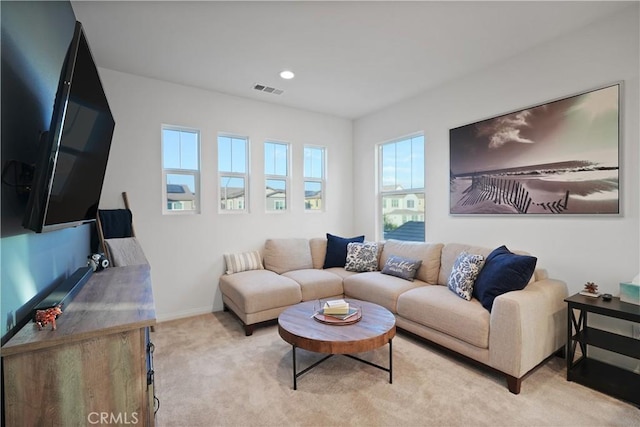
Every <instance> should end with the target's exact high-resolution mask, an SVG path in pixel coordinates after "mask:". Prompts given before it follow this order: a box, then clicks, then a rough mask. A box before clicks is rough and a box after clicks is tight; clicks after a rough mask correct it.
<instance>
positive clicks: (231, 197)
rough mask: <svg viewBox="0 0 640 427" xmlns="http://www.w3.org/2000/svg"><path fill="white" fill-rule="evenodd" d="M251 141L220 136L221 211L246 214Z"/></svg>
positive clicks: (219, 176)
mask: <svg viewBox="0 0 640 427" xmlns="http://www.w3.org/2000/svg"><path fill="white" fill-rule="evenodd" d="M248 148H249V140H248V139H247V138H244V137H237V136H224V135H220V136H218V183H219V184H218V185H219V189H220V211H222V212H246V211H247V200H249V199H248V194H249V191H248V184H249V172H248V171H249V149H248Z"/></svg>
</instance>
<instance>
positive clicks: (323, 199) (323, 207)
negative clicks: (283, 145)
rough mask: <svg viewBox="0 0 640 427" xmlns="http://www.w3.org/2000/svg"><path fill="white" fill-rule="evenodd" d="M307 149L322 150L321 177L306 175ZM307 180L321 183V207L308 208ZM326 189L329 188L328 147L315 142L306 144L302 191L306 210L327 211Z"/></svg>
mask: <svg viewBox="0 0 640 427" xmlns="http://www.w3.org/2000/svg"><path fill="white" fill-rule="evenodd" d="M307 149H313V150H320V151H321V152H322V165H321V168H320V169H321V173H322V176H321V177H320V178H317V177H308V176H307V175H306V173H307V171H306V165H307V162H306V155H307ZM307 182H310V183H318V184H320V194H321V199H320V200H321V202H320V203H321V204H320V209H310V208H307V193H306V191H307V190H306V184H307ZM326 189H327V147H325V146H322V145H315V144H305V145H304V147H303V153H302V191H303V196H304V197H303V200H304V212H308V213H319V212H325V211H326V207H327V195H326Z"/></svg>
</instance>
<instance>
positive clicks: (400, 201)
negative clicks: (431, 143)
mask: <svg viewBox="0 0 640 427" xmlns="http://www.w3.org/2000/svg"><path fill="white" fill-rule="evenodd" d="M378 159H379V174H380V180H379V182H380V188H379V194H380V203H379V206H380V207H381V216H380V217H381V220H382V223H381V224H380V229H381V230H382V235H383V238H384V239H385V240H386V239H398V240H410V241H420V242H423V241H424V240H425V231H424V230H425V227H424V212H425V204H424V160H425V159H424V135H416V136H412V137H407V138H403V139H399V140H396V141H392V142H388V143H384V144H380V145H379V156H378Z"/></svg>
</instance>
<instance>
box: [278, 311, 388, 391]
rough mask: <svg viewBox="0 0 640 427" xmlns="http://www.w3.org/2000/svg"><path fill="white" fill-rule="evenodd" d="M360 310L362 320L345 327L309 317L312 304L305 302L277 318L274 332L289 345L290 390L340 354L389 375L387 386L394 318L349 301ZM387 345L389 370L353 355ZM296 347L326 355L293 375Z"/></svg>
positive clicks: (295, 370)
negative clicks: (310, 373)
mask: <svg viewBox="0 0 640 427" xmlns="http://www.w3.org/2000/svg"><path fill="white" fill-rule="evenodd" d="M347 301H349V302H351V303H352V304H356V305H358V306H360V307H361V308H362V319H360V321H358V322H356V323H353V324H349V325H331V324H326V323H322V322H318V321H317V320H316V319H314V318H313V314H314V311H313V309H314V301H306V302H303V303H300V304H296V305H294V306H291V307H289V308H287V309H286V310H285V311H283V312H282V313H281V314H280V316H278V333H279V334H280V336H281V337H282V339H283V340H285V341H286V342H288V343H289V344H291V345H292V346H293V389H294V390H297V388H298V384H297V380H298V377H300V376H301V375H303V374H305V373H307V372H308V371H309V370H311V369H313V368H314V367H316V366H318V365H319V364H320V363H322V362H324V361H325V360H327V359H328V358H330V357H331V356H333V355H335V354H343V355H345V356H347V357H350V358H352V359H355V360H358V361H360V362H363V363H366V364H367V365H370V366H374V367H376V368H378V369H382V370H383V371H386V372H389V383H392V382H393V364H392V360H393V359H392V347H391V340H392V339H393V337H395V336H396V319H395V317H394V316H393V314H392V313H391V312H390V311H389V310H387V309H386V308H384V307H381V306H379V305H377V304H373V303H370V302H366V301H359V300H349V299H347ZM385 344H389V367H388V368H387V367H384V366H380V365H376V364H374V363H371V362H369V361H367V360H363V359H360V358H358V357H356V356H353V354H354V353H362V352H366V351H371V350H375V349H376V348H379V347H382V346H384V345H385ZM296 348H302V349H304V350H308V351H313V352H316V353H328V354H329V355H328V356H326V357H324V358H323V359H321V360H319V361H318V362H316V363H314V364H313V365H311V366H309V367H307V368H305V369H303V370H302V371H300V372H297V368H296Z"/></svg>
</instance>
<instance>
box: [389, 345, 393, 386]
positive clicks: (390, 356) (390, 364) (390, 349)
mask: <svg viewBox="0 0 640 427" xmlns="http://www.w3.org/2000/svg"><path fill="white" fill-rule="evenodd" d="M391 341H392V340H389V384H393V351H392V348H391Z"/></svg>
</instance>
